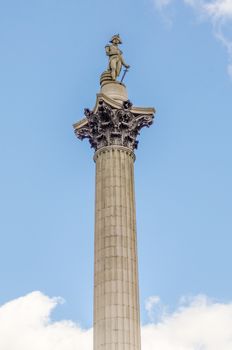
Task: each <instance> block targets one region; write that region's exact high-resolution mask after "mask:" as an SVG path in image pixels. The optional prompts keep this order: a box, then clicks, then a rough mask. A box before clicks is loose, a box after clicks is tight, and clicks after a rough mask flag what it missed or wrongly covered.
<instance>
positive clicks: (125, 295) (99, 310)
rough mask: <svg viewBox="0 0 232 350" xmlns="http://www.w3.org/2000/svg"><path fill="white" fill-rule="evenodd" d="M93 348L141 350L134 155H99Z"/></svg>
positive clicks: (121, 150) (114, 151)
mask: <svg viewBox="0 0 232 350" xmlns="http://www.w3.org/2000/svg"><path fill="white" fill-rule="evenodd" d="M94 159H95V162H96V197H95V200H96V203H95V248H94V249H95V257H94V350H140V348H141V346H140V342H141V341H140V316H139V292H138V263H137V242H136V217H135V194H134V153H133V151H131V150H130V149H128V148H126V147H122V146H107V147H103V148H101V149H99V150H98V151H96V153H95V156H94Z"/></svg>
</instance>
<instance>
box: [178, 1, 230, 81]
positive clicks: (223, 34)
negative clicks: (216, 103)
mask: <svg viewBox="0 0 232 350" xmlns="http://www.w3.org/2000/svg"><path fill="white" fill-rule="evenodd" d="M184 2H185V3H186V4H188V5H190V6H192V7H193V8H195V9H196V10H197V11H198V13H199V14H200V15H203V16H204V17H205V18H207V19H208V20H210V21H211V23H212V26H213V32H214V35H215V37H216V38H217V39H218V40H219V41H220V42H221V43H222V44H223V46H224V47H225V48H226V50H227V53H228V60H229V62H228V69H227V70H228V73H229V75H230V76H231V77H232V72H231V70H232V30H231V28H232V0H212V1H207V0H184ZM228 27H229V30H228Z"/></svg>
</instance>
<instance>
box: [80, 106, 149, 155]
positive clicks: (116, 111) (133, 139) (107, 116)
mask: <svg viewBox="0 0 232 350" xmlns="http://www.w3.org/2000/svg"><path fill="white" fill-rule="evenodd" d="M140 112H142V111H139V110H138V109H136V108H135V109H133V108H132V103H131V102H130V101H129V100H128V101H124V102H123V103H122V105H121V106H120V107H119V108H117V107H115V106H111V105H110V104H109V103H107V102H106V101H104V100H103V99H99V101H98V104H97V107H96V108H95V110H94V111H90V110H89V109H85V111H84V114H85V119H84V120H82V122H81V123H78V124H77V125H74V129H75V134H76V136H77V137H78V138H79V139H80V140H83V139H85V138H88V139H89V142H90V144H91V147H93V148H94V149H95V151H96V150H98V149H100V148H102V147H105V146H112V145H118V146H124V147H127V148H129V149H131V150H132V151H133V150H134V149H136V148H137V146H138V140H137V136H138V135H139V132H140V130H141V129H142V128H143V127H144V126H146V127H149V126H150V125H151V124H152V123H153V118H154V114H153V113H151V112H150V113H140Z"/></svg>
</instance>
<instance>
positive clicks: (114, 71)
mask: <svg viewBox="0 0 232 350" xmlns="http://www.w3.org/2000/svg"><path fill="white" fill-rule="evenodd" d="M110 43H111V44H108V45H106V46H105V51H106V55H107V56H108V57H109V66H108V69H107V70H106V71H105V72H103V73H102V75H101V79H100V83H101V86H102V85H104V84H105V83H106V82H110V81H111V82H112V81H113V82H116V83H119V82H118V81H117V78H118V76H119V75H120V73H121V69H122V66H124V67H125V68H126V71H127V70H128V69H129V68H130V66H129V65H128V64H127V63H126V62H125V61H124V58H123V55H122V54H123V53H122V51H121V50H120V49H119V47H118V45H120V44H122V40H121V38H120V36H119V34H116V35H113V36H112V38H111V40H110ZM121 82H122V80H121Z"/></svg>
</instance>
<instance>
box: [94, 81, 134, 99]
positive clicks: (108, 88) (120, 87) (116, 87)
mask: <svg viewBox="0 0 232 350" xmlns="http://www.w3.org/2000/svg"><path fill="white" fill-rule="evenodd" d="M100 92H101V93H102V94H104V95H106V96H108V97H110V98H112V100H115V101H117V102H123V101H127V100H128V95H127V91H126V87H125V85H124V84H120V83H119V82H116V81H115V82H114V81H112V82H107V83H105V84H104V85H103V86H102V87H101V91H100Z"/></svg>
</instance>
